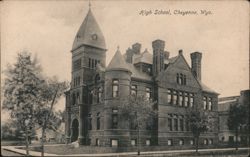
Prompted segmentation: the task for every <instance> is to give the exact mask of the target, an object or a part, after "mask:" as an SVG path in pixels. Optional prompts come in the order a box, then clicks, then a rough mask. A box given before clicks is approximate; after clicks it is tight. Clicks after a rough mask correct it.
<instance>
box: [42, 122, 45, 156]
mask: <svg viewBox="0 0 250 157" xmlns="http://www.w3.org/2000/svg"><path fill="white" fill-rule="evenodd" d="M44 134H45V128H44V127H43V128H42V141H41V142H42V143H41V156H44V138H45V137H44Z"/></svg>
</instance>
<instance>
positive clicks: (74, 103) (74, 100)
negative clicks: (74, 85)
mask: <svg viewBox="0 0 250 157" xmlns="http://www.w3.org/2000/svg"><path fill="white" fill-rule="evenodd" d="M72 104H73V105H76V95H75V93H74V94H73V96H72Z"/></svg>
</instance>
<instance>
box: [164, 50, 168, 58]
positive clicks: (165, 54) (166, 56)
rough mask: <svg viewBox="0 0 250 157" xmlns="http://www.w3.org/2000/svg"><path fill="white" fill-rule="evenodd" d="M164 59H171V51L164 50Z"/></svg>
mask: <svg viewBox="0 0 250 157" xmlns="http://www.w3.org/2000/svg"><path fill="white" fill-rule="evenodd" d="M164 59H169V52H168V51H164Z"/></svg>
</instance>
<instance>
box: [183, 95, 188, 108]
mask: <svg viewBox="0 0 250 157" xmlns="http://www.w3.org/2000/svg"><path fill="white" fill-rule="evenodd" d="M184 106H185V107H187V106H188V93H185V97H184Z"/></svg>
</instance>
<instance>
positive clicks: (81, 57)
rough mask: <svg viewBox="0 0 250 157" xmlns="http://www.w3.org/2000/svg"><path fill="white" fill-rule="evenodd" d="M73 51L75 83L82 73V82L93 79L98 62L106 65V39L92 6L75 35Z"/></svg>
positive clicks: (103, 65)
mask: <svg viewBox="0 0 250 157" xmlns="http://www.w3.org/2000/svg"><path fill="white" fill-rule="evenodd" d="M71 52H72V83H73V84H74V82H73V80H74V78H75V77H77V75H81V82H85V81H90V80H92V76H93V73H94V72H95V69H96V65H97V64H100V65H101V66H102V67H105V66H106V43H105V39H104V36H103V34H102V31H101V29H100V27H99V25H98V23H97V21H96V19H95V17H94V15H93V13H92V11H91V8H89V11H88V14H87V16H86V17H85V19H84V21H83V23H82V24H81V26H80V28H79V30H78V32H77V34H76V36H75V39H74V43H73V46H72V50H71ZM79 70H80V71H79ZM79 73H80V74H79Z"/></svg>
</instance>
